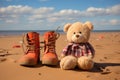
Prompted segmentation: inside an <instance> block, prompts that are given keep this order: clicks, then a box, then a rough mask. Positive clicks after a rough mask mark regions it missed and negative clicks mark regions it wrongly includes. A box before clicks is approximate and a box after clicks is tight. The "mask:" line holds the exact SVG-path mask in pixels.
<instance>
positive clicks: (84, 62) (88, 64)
mask: <svg viewBox="0 0 120 80" xmlns="http://www.w3.org/2000/svg"><path fill="white" fill-rule="evenodd" d="M93 66H94V62H93V60H92V59H91V58H89V57H87V56H82V57H80V58H79V59H78V67H79V68H80V69H83V70H90V69H92V68H93Z"/></svg>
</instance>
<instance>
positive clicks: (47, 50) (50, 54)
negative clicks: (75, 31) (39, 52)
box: [42, 31, 59, 65]
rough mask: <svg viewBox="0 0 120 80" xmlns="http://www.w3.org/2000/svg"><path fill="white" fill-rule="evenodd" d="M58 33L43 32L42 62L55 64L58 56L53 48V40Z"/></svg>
mask: <svg viewBox="0 0 120 80" xmlns="http://www.w3.org/2000/svg"><path fill="white" fill-rule="evenodd" d="M58 37H59V34H58V33H56V32H55V31H49V32H46V33H45V34H44V44H45V45H44V55H43V57H42V64H45V65H57V64H58V57H57V54H56V50H55V42H56V40H57V39H58Z"/></svg>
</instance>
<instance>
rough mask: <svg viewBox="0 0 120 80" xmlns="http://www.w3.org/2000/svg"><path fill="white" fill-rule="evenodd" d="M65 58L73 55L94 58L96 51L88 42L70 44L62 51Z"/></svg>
mask: <svg viewBox="0 0 120 80" xmlns="http://www.w3.org/2000/svg"><path fill="white" fill-rule="evenodd" d="M62 54H64V55H65V56H67V55H73V56H75V57H80V56H89V55H92V56H94V54H95V50H94V48H93V47H92V45H91V44H90V43H88V42H86V43H79V44H78V43H69V44H68V45H67V46H66V47H65V48H64V49H63V51H62Z"/></svg>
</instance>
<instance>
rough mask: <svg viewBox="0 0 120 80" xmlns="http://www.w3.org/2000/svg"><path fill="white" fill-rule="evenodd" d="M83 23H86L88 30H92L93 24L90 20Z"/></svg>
mask: <svg viewBox="0 0 120 80" xmlns="http://www.w3.org/2000/svg"><path fill="white" fill-rule="evenodd" d="M85 25H87V26H88V28H89V29H90V30H93V24H92V23H91V22H90V21H87V22H85Z"/></svg>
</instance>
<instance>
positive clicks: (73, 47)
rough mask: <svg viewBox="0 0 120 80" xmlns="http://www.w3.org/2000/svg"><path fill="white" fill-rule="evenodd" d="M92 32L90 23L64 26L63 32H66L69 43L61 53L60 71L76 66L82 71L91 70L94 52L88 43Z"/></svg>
mask: <svg viewBox="0 0 120 80" xmlns="http://www.w3.org/2000/svg"><path fill="white" fill-rule="evenodd" d="M92 30H93V24H92V23H91V22H90V21H87V22H85V23H81V22H75V23H73V24H71V23H68V24H66V25H65V26H64V32H66V36H67V41H68V42H69V43H68V45H67V46H66V47H65V48H64V49H63V51H62V53H61V60H60V68H61V69H63V70H70V69H74V68H75V67H76V66H77V67H78V68H80V69H82V70H90V69H92V68H93V66H94V62H93V57H94V54H95V50H94V48H93V46H92V45H91V44H90V43H89V42H88V40H89V38H90V33H91V31H92Z"/></svg>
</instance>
